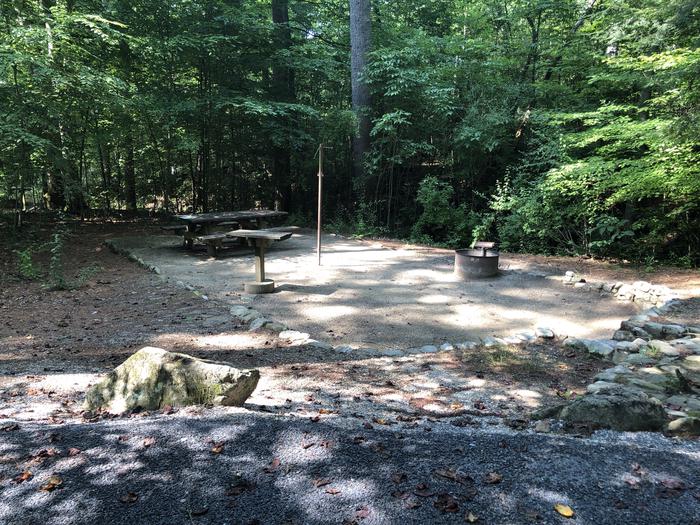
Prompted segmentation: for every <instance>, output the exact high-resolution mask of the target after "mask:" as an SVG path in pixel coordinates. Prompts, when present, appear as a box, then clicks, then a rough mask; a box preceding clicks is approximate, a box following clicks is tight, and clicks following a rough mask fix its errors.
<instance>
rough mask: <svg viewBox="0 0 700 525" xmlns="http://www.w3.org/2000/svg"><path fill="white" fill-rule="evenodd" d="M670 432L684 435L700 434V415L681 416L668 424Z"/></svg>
mask: <svg viewBox="0 0 700 525" xmlns="http://www.w3.org/2000/svg"><path fill="white" fill-rule="evenodd" d="M668 432H669V433H671V434H675V435H683V436H700V417H681V418H678V419H674V420H673V421H671V422H670V423H669V424H668Z"/></svg>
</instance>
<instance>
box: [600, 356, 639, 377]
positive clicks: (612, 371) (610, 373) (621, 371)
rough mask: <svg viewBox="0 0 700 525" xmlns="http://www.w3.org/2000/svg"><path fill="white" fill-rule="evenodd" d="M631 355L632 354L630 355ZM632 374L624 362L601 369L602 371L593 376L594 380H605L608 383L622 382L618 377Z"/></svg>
mask: <svg viewBox="0 0 700 525" xmlns="http://www.w3.org/2000/svg"><path fill="white" fill-rule="evenodd" d="M630 357H632V356H630ZM631 374H632V370H630V369H629V368H628V367H627V366H626V364H625V365H622V364H620V365H617V366H614V367H612V368H607V369H605V370H603V371H602V372H599V373H598V374H596V376H595V380H596V381H607V382H608V383H621V382H624V380H622V381H620V379H621V378H622V377H624V376H629V375H631Z"/></svg>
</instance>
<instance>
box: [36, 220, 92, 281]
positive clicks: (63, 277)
mask: <svg viewBox="0 0 700 525" xmlns="http://www.w3.org/2000/svg"><path fill="white" fill-rule="evenodd" d="M68 235H69V234H68V231H67V230H66V229H64V228H62V227H58V228H57V229H56V231H54V233H53V234H52V235H51V240H50V241H49V242H48V243H47V244H46V248H47V250H48V252H49V267H48V271H47V272H46V280H45V282H44V287H45V288H47V289H48V290H75V289H78V288H81V287H82V286H84V285H85V283H86V282H87V281H88V280H89V279H90V278H91V277H93V276H94V275H95V274H96V273H98V272H99V271H100V270H101V268H100V267H99V266H96V265H90V266H86V267H84V268H81V269H80V270H79V271H78V274H77V276H75V277H70V276H69V275H68V273H67V272H66V269H65V268H64V264H63V252H64V249H65V244H66V239H67V237H68Z"/></svg>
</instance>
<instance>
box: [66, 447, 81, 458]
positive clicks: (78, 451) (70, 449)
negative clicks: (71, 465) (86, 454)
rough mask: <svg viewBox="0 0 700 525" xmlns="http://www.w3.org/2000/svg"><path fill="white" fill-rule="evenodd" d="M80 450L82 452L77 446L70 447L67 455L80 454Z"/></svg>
mask: <svg viewBox="0 0 700 525" xmlns="http://www.w3.org/2000/svg"><path fill="white" fill-rule="evenodd" d="M81 452H82V450H80V449H79V448H77V447H71V448H69V449H68V455H69V456H77V455H78V454H80V453H81Z"/></svg>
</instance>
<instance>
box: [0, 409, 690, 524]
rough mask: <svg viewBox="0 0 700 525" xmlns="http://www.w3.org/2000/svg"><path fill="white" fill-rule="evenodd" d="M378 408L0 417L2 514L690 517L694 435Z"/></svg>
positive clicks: (172, 519)
mask: <svg viewBox="0 0 700 525" xmlns="http://www.w3.org/2000/svg"><path fill="white" fill-rule="evenodd" d="M381 423H383V421H380V422H379V424H378V423H377V422H376V421H375V422H373V423H370V422H369V421H365V420H362V419H361V418H359V416H358V417H356V418H355V417H343V418H341V417H336V416H334V415H323V416H321V418H320V420H319V421H316V422H314V421H312V420H310V419H309V418H308V417H306V418H297V417H292V416H278V415H273V414H265V413H252V412H248V411H245V410H242V409H235V410H231V409H228V410H223V409H217V410H210V411H209V410H204V412H203V414H200V415H198V414H193V413H188V412H187V411H181V412H178V413H176V414H172V415H151V416H140V417H132V418H126V419H124V418H122V419H115V420H111V421H106V420H105V421H99V422H95V423H71V424H63V425H46V424H43V425H42V424H36V423H25V422H21V423H19V428H14V427H10V429H8V430H5V431H1V430H0V523H2V524H7V525H14V524H17V525H19V524H21V525H33V524H41V525H48V524H88V523H89V524H96V523H105V524H129V525H135V524H163V525H165V524H168V525H173V524H181V523H182V524H210V523H211V524H256V523H258V524H321V523H338V524H341V523H345V524H350V523H357V524H361V525H370V524H379V523H381V524H402V525H403V524H408V523H416V524H440V523H465V522H466V523H469V521H468V519H467V518H468V517H469V513H471V514H472V516H471V518H472V519H473V518H478V521H476V523H479V524H521V523H523V524H525V523H527V524H530V523H542V524H559V523H568V524H595V525H604V524H621V523H624V524H649V525H659V524H667V525H673V524H696V523H700V443H699V442H698V441H683V440H677V439H667V438H665V437H663V436H661V435H659V434H647V433H636V434H632V433H615V432H602V433H597V434H594V435H593V436H592V437H586V438H581V437H574V436H569V435H558V434H537V433H534V432H532V431H520V432H518V431H513V430H510V429H507V428H502V427H497V426H494V427H490V426H485V427H481V428H473V427H457V426H454V425H452V424H450V422H449V421H429V420H426V419H422V420H419V421H417V422H399V423H397V424H393V425H382V424H381ZM6 425H7V421H5V422H2V421H0V428H3V427H5V426H6ZM370 425H371V428H369V426H370ZM13 428H14V429H13ZM71 449H75V450H71ZM42 450H43V451H44V452H42ZM441 469H442V475H440V473H439V472H438V473H436V470H438V471H440V470H441ZM450 469H451V470H450ZM27 470H28V471H30V472H31V473H32V476H33V477H32V478H31V479H28V480H27V481H24V482H21V483H18V482H16V481H14V480H13V478H15V477H16V476H18V475H20V474H21V473H22V472H24V471H27ZM52 475H56V476H58V479H59V480H60V481H61V484H60V486H58V488H55V489H54V490H52V491H46V490H42V489H41V487H42V486H46V484H47V483H49V484H50V477H51V476H52ZM499 477H500V478H501V479H499ZM450 478H452V479H450ZM55 480H56V478H54V481H55ZM421 484H423V485H421ZM558 503H561V504H565V505H568V506H570V507H571V509H572V510H573V511H574V512H575V514H574V516H573V517H572V518H568V519H567V518H564V517H562V516H560V515H559V514H558V513H557V512H556V511H555V510H554V505H555V504H558Z"/></svg>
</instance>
